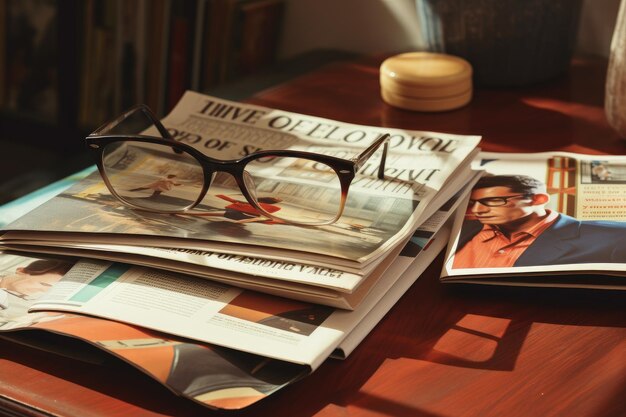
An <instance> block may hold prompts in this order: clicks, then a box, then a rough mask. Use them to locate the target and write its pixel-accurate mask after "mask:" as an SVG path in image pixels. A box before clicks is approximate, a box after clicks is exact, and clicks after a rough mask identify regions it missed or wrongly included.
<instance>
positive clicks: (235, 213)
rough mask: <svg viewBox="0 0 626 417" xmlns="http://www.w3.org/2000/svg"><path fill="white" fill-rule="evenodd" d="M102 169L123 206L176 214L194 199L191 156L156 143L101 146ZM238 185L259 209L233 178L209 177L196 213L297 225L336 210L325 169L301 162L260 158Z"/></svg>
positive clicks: (337, 199)
mask: <svg viewBox="0 0 626 417" xmlns="http://www.w3.org/2000/svg"><path fill="white" fill-rule="evenodd" d="M103 167H104V171H105V174H106V176H107V178H108V181H109V183H110V185H111V187H112V188H113V189H114V190H115V192H116V193H117V194H118V196H119V197H120V198H122V199H123V200H124V201H126V202H127V203H130V204H131V205H133V206H135V207H139V208H145V209H147V210H156V211H165V212H179V211H183V210H185V209H187V208H188V207H190V206H192V205H193V204H194V203H195V202H196V201H197V200H198V198H199V196H200V194H201V192H202V188H203V184H204V172H203V168H202V165H201V163H200V162H199V161H198V160H197V159H196V158H195V157H194V156H192V155H190V154H187V153H186V152H182V151H174V150H173V149H172V147H170V146H167V145H162V144H154V143H145V142H137V141H120V142H114V143H112V144H109V145H107V147H106V148H105V150H104V152H103ZM244 184H245V187H246V189H247V191H248V193H249V194H250V195H251V196H252V198H253V199H254V200H255V201H256V202H257V204H258V205H259V206H260V207H261V208H262V210H263V212H259V211H258V210H257V209H256V208H254V207H253V206H251V205H250V204H249V203H247V202H246V200H245V198H244V197H243V195H242V194H241V191H240V189H239V187H238V185H237V183H236V182H235V180H234V178H233V177H232V176H230V175H227V174H222V173H219V174H217V175H214V176H213V180H212V182H211V184H210V188H209V191H208V193H207V195H206V196H205V197H204V199H203V202H202V205H201V207H200V209H201V210H203V211H204V210H206V211H208V214H210V213H211V212H212V211H213V212H215V213H216V214H221V215H223V216H224V217H226V218H228V219H231V220H233V221H245V220H252V219H254V218H255V217H259V216H263V215H264V214H265V213H268V214H271V215H273V216H275V217H276V218H278V219H282V220H286V221H288V222H294V223H300V224H311V225H314V224H322V223H326V222H329V221H332V220H333V219H335V218H336V217H337V216H338V214H339V212H340V211H341V201H342V196H341V183H340V180H339V177H338V176H337V173H336V172H335V171H334V170H333V169H332V168H331V167H330V166H328V165H326V164H324V163H320V162H316V161H312V160H309V159H306V158H296V157H265V158H259V159H256V160H252V161H251V162H249V163H248V164H247V165H246V167H245V172H244Z"/></svg>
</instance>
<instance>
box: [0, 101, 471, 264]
mask: <svg viewBox="0 0 626 417" xmlns="http://www.w3.org/2000/svg"><path fill="white" fill-rule="evenodd" d="M163 124H164V126H165V128H166V129H167V130H168V132H169V133H170V134H171V135H172V136H173V138H174V139H175V140H176V141H178V142H180V143H184V144H186V145H189V146H193V147H194V148H195V149H197V150H199V151H201V152H202V153H203V154H204V155H207V156H210V157H212V158H216V159H219V160H220V161H224V160H235V159H238V158H241V157H244V156H246V155H249V154H251V153H253V152H255V151H259V150H275V149H278V150H280V149H289V150H292V151H301V152H309V153H314V154H322V155H324V156H332V157H338V158H342V159H345V160H350V159H351V158H354V157H355V156H356V155H358V154H359V153H361V152H363V150H364V149H366V148H367V147H368V146H369V145H370V144H371V142H373V141H374V140H375V139H376V138H378V137H380V136H381V135H382V134H383V133H389V134H390V135H391V138H390V141H389V153H388V155H387V157H386V159H385V160H386V163H385V169H384V179H379V178H378V177H377V172H378V169H379V166H380V165H381V163H382V162H383V161H382V156H381V153H380V152H377V153H375V154H374V155H373V156H372V157H371V158H370V159H369V160H368V161H367V163H366V164H365V165H364V166H363V167H361V170H360V171H359V173H358V174H357V176H356V177H355V179H354V180H353V181H352V183H351V185H350V189H349V193H348V194H347V200H346V201H345V208H344V211H343V215H342V216H341V217H340V218H339V219H338V220H337V221H336V222H334V223H330V224H325V225H316V224H318V223H317V222H318V221H325V220H328V219H329V218H330V217H332V215H331V214H329V213H334V212H335V211H334V210H336V208H337V206H338V205H340V203H341V199H342V198H343V197H342V191H341V189H340V188H338V183H337V177H336V175H335V174H334V173H333V172H332V170H329V169H328V166H325V165H324V164H322V163H319V162H315V163H311V162H310V161H309V162H306V161H304V160H302V159H300V158H281V157H272V158H263V159H260V160H258V161H256V162H255V164H248V165H247V166H246V173H245V174H244V180H243V181H244V182H245V184H246V186H247V187H254V192H255V193H257V194H258V195H257V197H258V201H259V202H260V204H261V205H262V206H263V208H264V210H265V211H266V212H270V213H272V214H273V215H277V216H282V218H286V219H288V220H289V221H300V222H304V223H307V224H311V225H314V226H309V227H302V226H297V225H293V224H289V221H287V222H285V221H281V220H280V219H272V218H268V217H267V216H261V215H259V213H258V211H257V210H255V209H254V207H252V206H251V205H250V204H249V203H248V202H247V201H246V199H245V198H244V196H243V195H241V192H240V190H239V187H240V184H237V183H236V181H235V179H234V177H233V176H232V175H229V174H228V173H224V172H217V173H212V174H211V175H209V174H207V173H205V172H203V170H202V168H201V167H199V166H198V163H197V162H196V161H195V160H194V159H193V158H191V157H190V156H189V155H179V154H177V153H176V152H172V149H171V147H170V148H168V147H167V146H163V145H162V144H161V145H160V146H156V147H155V146H150V145H153V144H146V143H142V142H128V143H124V144H121V145H120V146H119V147H117V148H115V149H114V150H112V151H111V152H109V153H106V154H105V155H104V157H103V158H104V164H105V166H106V170H107V172H109V174H108V176H109V179H110V182H111V183H113V184H115V187H116V189H117V191H118V194H123V195H124V198H125V199H126V200H127V201H131V202H134V203H136V205H141V206H146V205H152V206H153V207H157V208H171V207H180V206H184V205H186V204H188V203H189V202H190V201H191V200H193V199H194V198H197V197H198V196H199V195H202V194H201V193H202V192H203V186H204V185H205V184H206V183H207V181H209V182H210V186H209V188H208V191H207V192H206V195H204V197H203V198H202V201H201V202H200V204H199V205H198V206H197V207H196V208H197V211H198V212H199V213H197V214H195V215H186V214H184V213H182V214H172V213H170V214H162V213H155V212H149V211H140V210H133V209H130V208H129V207H128V206H125V205H124V204H122V203H121V202H120V201H119V200H118V199H117V198H115V197H114V196H112V195H111V193H110V192H109V190H108V189H107V187H106V186H105V184H104V183H103V181H102V178H101V176H100V175H99V174H98V173H94V174H93V175H91V176H89V177H87V178H86V179H85V180H83V181H81V182H80V183H78V184H76V185H74V186H73V187H72V188H70V189H69V190H67V191H65V192H63V193H62V194H60V195H59V196H58V197H56V198H54V199H52V200H51V201H49V202H47V203H45V204H43V205H42V206H40V207H38V208H36V209H35V210H33V211H32V212H31V213H29V214H27V215H25V216H24V217H22V218H20V219H18V220H17V221H15V222H13V223H12V224H10V225H8V226H7V227H6V229H7V230H10V231H11V233H5V234H4V235H3V237H2V239H3V240H4V239H9V238H17V237H19V233H18V234H16V231H17V232H20V231H33V232H35V233H37V236H38V237H39V238H41V239H42V240H45V239H47V238H51V239H53V240H54V239H56V241H57V242H58V241H59V240H60V234H61V233H62V234H65V236H64V238H65V239H67V240H69V241H72V242H86V241H90V242H92V243H95V242H96V241H98V240H99V242H100V243H102V242H105V241H106V242H107V243H115V244H124V243H127V244H133V238H139V237H143V238H144V241H143V242H141V243H138V241H135V243H134V244H139V245H146V243H145V242H146V241H147V240H149V241H151V242H152V246H161V247H170V248H172V247H181V246H182V245H183V242H187V245H188V246H193V247H194V248H197V249H202V250H217V251H222V252H227V253H228V252H230V253H233V252H235V251H241V250H243V249H244V247H248V248H250V247H252V248H253V249H248V253H246V254H249V255H251V254H256V255H257V256H265V255H268V254H269V253H271V251H272V250H273V249H274V250H276V249H280V250H282V251H283V253H284V252H289V253H291V254H292V257H293V258H294V259H297V258H299V259H300V260H302V259H303V258H304V259H307V260H310V259H313V257H314V256H315V255H320V256H323V257H324V258H323V259H324V260H325V261H326V263H328V262H329V261H328V258H332V259H337V260H338V262H340V261H341V260H345V261H346V262H349V263H354V262H356V263H357V264H366V263H367V262H370V261H372V260H374V259H376V258H378V257H379V256H380V255H383V254H385V253H386V252H387V251H388V249H390V248H392V247H394V246H396V245H398V244H399V243H400V242H401V241H402V240H404V239H406V238H408V236H409V235H410V234H411V233H412V232H413V231H414V230H415V228H416V227H417V225H418V224H419V222H420V221H423V220H425V219H426V218H427V217H428V216H430V215H431V214H432V213H433V212H434V211H436V207H433V206H435V204H431V203H432V202H433V201H435V200H436V199H437V198H439V199H440V201H439V205H441V204H443V203H444V202H445V201H446V200H447V199H448V198H450V197H451V196H452V195H453V194H454V193H455V192H456V191H457V190H458V189H459V188H461V187H462V186H463V184H464V181H462V179H463V176H464V175H465V174H467V173H468V172H469V166H468V159H469V158H471V155H472V152H474V150H475V147H476V145H477V144H478V142H479V137H476V136H459V135H450V134H444V133H433V132H417V131H406V130H400V129H391V128H380V127H369V126H359V125H352V124H347V123H342V122H337V121H332V120H328V119H321V118H317V117H313V116H307V115H300V114H295V113H289V112H283V111H278V110H272V109H267V108H263V107H258V106H252V105H244V104H241V103H234V102H229V101H225V100H221V99H217V98H214V97H209V96H205V95H202V94H198V93H193V92H187V93H186V94H185V95H184V96H183V98H182V99H181V101H180V103H179V104H178V105H177V107H176V108H175V109H174V110H173V111H172V113H171V114H170V115H168V116H167V117H166V118H165V119H164V120H163ZM146 134H149V135H156V136H158V131H157V129H156V128H155V127H152V128H151V129H149V130H147V131H146ZM303 161H304V162H303ZM452 180H456V189H454V190H447V188H446V185H447V184H448V183H449V182H451V181H452ZM446 190H447V191H448V193H447V195H444V194H445V193H444V191H446ZM276 196H280V198H277V197H276ZM429 206H430V209H431V212H430V213H429V212H427V210H428V209H429ZM329 216H330V217H329ZM55 233H56V235H55ZM147 246H150V245H147ZM263 251H265V253H264V252H263ZM316 261H320V259H319V258H318V259H317V260H316ZM330 262H332V261H330Z"/></svg>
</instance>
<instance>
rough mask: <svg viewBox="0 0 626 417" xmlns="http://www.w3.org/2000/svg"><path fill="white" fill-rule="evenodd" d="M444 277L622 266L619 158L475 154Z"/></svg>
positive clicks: (625, 194)
mask: <svg viewBox="0 0 626 417" xmlns="http://www.w3.org/2000/svg"><path fill="white" fill-rule="evenodd" d="M477 162H478V165H479V166H480V168H482V169H484V170H485V174H484V175H483V176H482V177H481V179H480V180H479V181H478V183H477V184H476V185H475V186H474V187H473V189H472V192H471V195H470V197H469V202H468V205H467V209H466V211H465V213H464V214H463V215H462V216H461V217H459V218H457V222H456V224H455V234H454V239H453V243H454V245H453V246H452V248H451V249H450V253H449V256H448V260H447V262H446V269H445V273H446V274H447V275H450V276H452V275H477V274H489V273H493V274H501V273H517V272H531V273H532V272H550V271H551V272H560V271H583V272H584V271H613V272H614V273H616V274H620V273H623V271H624V264H626V181H625V179H626V158H623V157H609V156H606V157H605V156H587V155H574V154H565V153H563V154H561V153H559V154H545V153H544V154H534V155H533V154H530V155H517V154H495V153H494V154H486V153H485V154H481V158H480V159H479V160H478V161H477Z"/></svg>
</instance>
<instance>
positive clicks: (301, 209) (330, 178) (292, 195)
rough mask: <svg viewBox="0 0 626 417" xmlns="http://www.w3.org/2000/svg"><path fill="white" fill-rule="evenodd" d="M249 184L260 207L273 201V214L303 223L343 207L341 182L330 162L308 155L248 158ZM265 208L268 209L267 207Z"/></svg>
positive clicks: (327, 216) (330, 217)
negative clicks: (310, 157)
mask: <svg viewBox="0 0 626 417" xmlns="http://www.w3.org/2000/svg"><path fill="white" fill-rule="evenodd" d="M245 172H246V174H245V179H246V187H247V188H248V190H249V191H250V192H251V193H252V194H253V196H254V198H255V200H256V201H258V202H259V204H260V205H261V207H263V208H264V209H266V207H265V206H264V204H271V205H272V209H273V210H275V211H274V212H272V214H273V215H274V216H276V217H278V218H280V219H284V220H287V221H290V222H296V223H301V224H320V223H326V222H329V221H331V220H333V219H335V218H336V217H337V215H338V214H339V212H340V210H341V183H340V181H339V177H338V176H337V173H336V172H335V171H334V170H333V169H332V168H331V167H330V166H328V165H326V164H324V163H321V162H316V161H312V160H309V159H305V158H295V157H272V158H261V159H256V160H253V161H251V162H249V163H248V164H247V165H246V168H245ZM266 211H269V210H268V209H266Z"/></svg>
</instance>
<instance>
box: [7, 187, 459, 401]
mask: <svg viewBox="0 0 626 417" xmlns="http://www.w3.org/2000/svg"><path fill="white" fill-rule="evenodd" d="M470 187H471V184H470V185H469V186H468V187H466V188H465V189H464V190H463V193H464V194H467V192H469V188H470ZM463 193H460V194H459V195H457V196H455V197H454V198H453V199H451V200H450V201H449V202H448V203H446V204H445V205H444V206H443V207H442V208H441V209H440V210H439V211H438V212H437V213H435V214H434V215H433V216H431V218H430V219H429V220H428V221H427V222H425V223H424V224H423V225H422V226H421V227H420V228H419V229H418V230H417V231H415V232H414V233H413V235H412V237H411V239H410V240H409V241H408V242H407V243H406V244H405V245H404V246H403V249H402V251H401V252H400V255H399V256H398V257H397V258H396V259H395V261H394V262H393V265H392V266H391V267H390V268H389V270H388V271H387V273H386V274H385V277H384V278H383V279H381V280H380V281H379V282H378V283H377V284H376V286H375V288H374V290H373V291H371V292H370V294H369V295H368V296H367V297H366V298H365V299H364V301H363V303H361V304H360V305H359V307H358V308H357V309H355V310H354V311H345V310H335V309H333V308H330V307H327V306H320V305H314V304H310V303H304V302H300V301H294V300H289V299H285V298H282V297H274V296H271V295H266V294H261V293H256V292H252V291H247V290H241V289H238V288H235V287H231V286H227V285H222V284H217V283H212V282H210V281H208V280H204V279H199V278H194V277H189V276H183V275H181V274H177V273H171V272H166V271H160V270H156V269H151V268H145V267H137V266H131V265H128V264H120V263H111V262H106V261H95V260H87V259H83V260H78V261H76V259H73V258H58V257H41V256H36V255H27V254H12V253H0V305H1V306H2V308H1V309H0V337H5V338H8V339H10V340H13V341H17V342H19V343H24V344H28V345H31V346H34V347H38V348H43V349H45V350H48V351H51V352H53V353H56V354H62V355H66V356H69V357H72V358H79V359H82V360H88V361H92V362H94V361H102V360H103V359H102V358H100V357H98V356H97V355H94V354H93V352H91V351H87V352H84V349H81V347H80V346H77V345H76V344H72V343H68V341H67V340H64V339H59V337H71V338H75V339H78V340H81V341H83V342H86V343H87V344H89V345H92V346H95V347H97V348H98V349H100V350H102V352H105V353H108V354H111V355H114V356H115V357H118V358H120V359H122V360H125V361H127V362H129V363H130V364H132V365H133V366H135V367H136V368H138V369H139V370H141V371H143V372H145V373H146V374H148V375H149V376H151V377H152V378H154V379H155V380H157V381H158V382H160V383H162V384H164V385H165V386H166V387H168V388H169V389H170V390H172V391H173V392H174V393H176V394H178V395H181V396H183V397H186V398H189V399H191V400H193V401H196V402H199V403H201V404H202V405H205V406H208V407H211V408H222V409H238V408H243V407H246V406H248V405H250V404H253V403H254V402H256V401H258V400H260V399H262V398H265V397H267V396H268V395H271V394H272V393H274V392H276V391H277V390H279V389H280V388H282V387H284V386H286V385H288V384H291V383H293V382H295V381H296V380H298V379H300V378H302V377H303V376H305V375H307V374H309V373H310V372H312V371H313V370H315V369H316V368H317V367H318V366H319V365H320V364H321V363H322V362H323V361H324V360H325V359H326V358H327V357H328V356H329V355H330V354H331V353H333V354H334V356H336V357H341V358H345V357H347V356H348V355H349V354H350V353H351V352H352V351H353V350H354V349H355V347H356V346H357V345H358V344H359V343H360V342H361V341H362V340H363V339H364V338H365V336H366V335H367V334H368V333H369V331H370V330H371V329H372V328H373V327H374V326H375V325H376V323H378V322H379V321H380V320H381V319H382V317H383V316H384V315H385V314H386V313H387V311H389V309H390V308H391V307H392V306H393V305H394V304H395V302H396V301H397V300H398V299H399V298H400V297H401V296H402V294H403V293H404V292H405V291H406V290H407V289H408V288H409V286H410V285H411V284H412V283H413V282H414V281H415V280H416V279H417V278H418V277H419V275H420V274H421V273H422V272H423V271H424V269H425V268H426V267H427V266H428V265H430V263H431V262H432V260H433V259H434V258H435V256H437V255H438V254H439V253H440V251H441V250H442V249H443V247H444V246H445V244H446V243H447V241H448V237H449V233H450V228H451V221H450V220H451V216H452V213H453V211H454V210H456V209H458V207H459V204H460V202H461V201H464V197H465V195H464V194H463ZM137 326H141V327H137ZM50 333H52V334H54V335H55V336H57V337H56V338H55V337H53V336H50Z"/></svg>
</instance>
